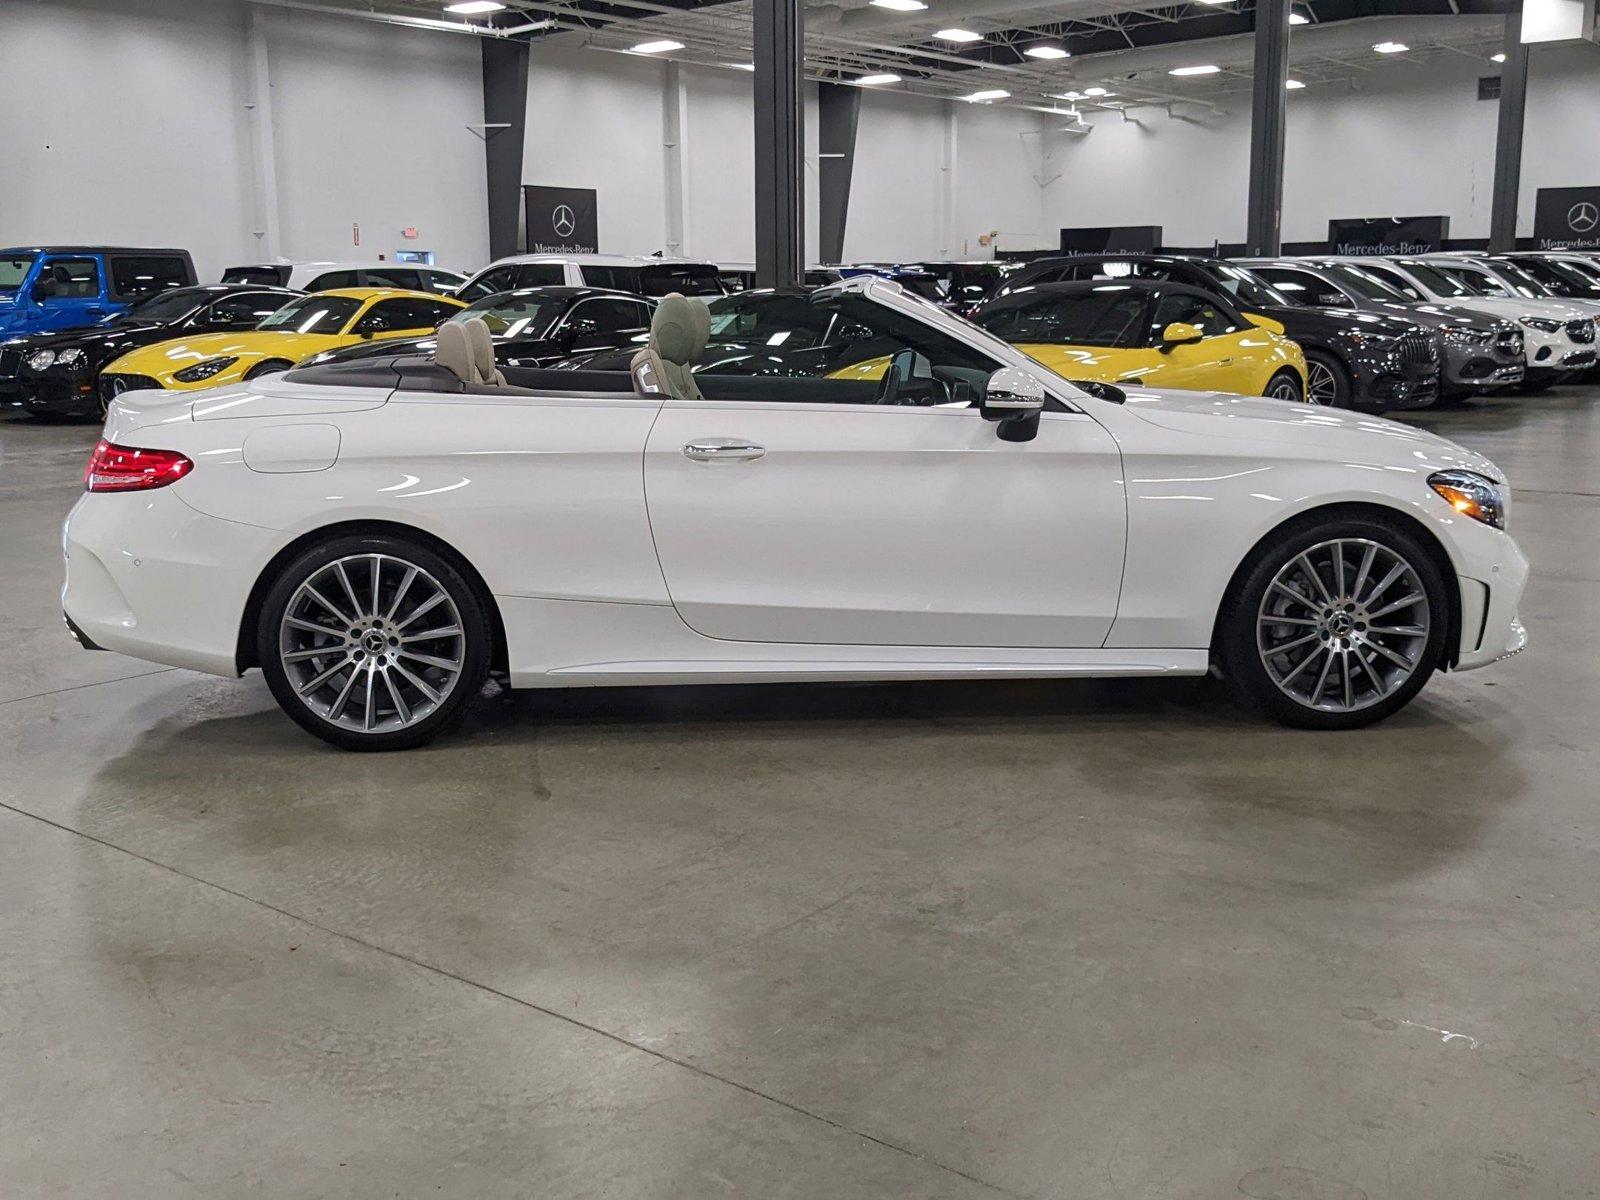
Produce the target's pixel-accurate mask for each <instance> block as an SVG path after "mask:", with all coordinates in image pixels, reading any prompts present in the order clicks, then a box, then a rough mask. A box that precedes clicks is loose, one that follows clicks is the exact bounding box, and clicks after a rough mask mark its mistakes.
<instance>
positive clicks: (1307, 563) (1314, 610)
mask: <svg viewBox="0 0 1600 1200" xmlns="http://www.w3.org/2000/svg"><path fill="white" fill-rule="evenodd" d="M1449 624H1450V622H1449V608H1448V605H1447V603H1446V600H1445V581H1444V577H1443V576H1442V574H1441V573H1440V571H1439V568H1438V567H1437V566H1436V565H1435V563H1434V561H1433V558H1432V557H1431V556H1430V555H1429V554H1428V552H1427V550H1426V549H1425V548H1424V547H1423V546H1422V545H1421V543H1420V542H1419V541H1418V540H1417V538H1416V537H1415V536H1414V535H1413V534H1411V533H1410V532H1408V531H1407V530H1406V529H1405V528H1403V527H1402V526H1401V525H1400V524H1399V523H1397V522H1395V523H1391V522H1389V521H1385V520H1382V519H1377V518H1374V519H1366V518H1354V519H1337V518H1336V519H1332V520H1321V521H1318V520H1314V519H1313V520H1310V521H1305V522H1300V523H1298V524H1297V525H1293V526H1290V527H1288V528H1286V529H1285V530H1283V531H1281V532H1280V533H1279V534H1277V535H1276V536H1274V537H1273V538H1271V539H1270V540H1269V541H1268V542H1267V543H1266V544H1265V545H1263V546H1262V547H1261V548H1260V549H1259V550H1258V551H1257V552H1256V553H1255V554H1254V555H1252V556H1251V559H1250V561H1249V562H1248V563H1247V564H1246V566H1245V568H1244V570H1243V573H1242V576H1241V577H1240V579H1239V580H1238V581H1237V582H1236V584H1235V586H1234V587H1233V588H1232V589H1231V590H1230V592H1229V595H1228V598H1227V600H1226V601H1225V602H1224V606H1223V611H1222V615H1221V620H1220V621H1219V625H1218V634H1219V640H1220V645H1219V646H1218V658H1219V663H1220V666H1221V667H1222V671H1223V675H1224V677H1225V678H1226V680H1227V682H1228V686H1229V689H1230V690H1231V691H1232V693H1233V695H1234V697H1235V698H1236V699H1237V700H1239V701H1240V702H1241V703H1242V704H1244V705H1245V706H1246V707H1249V708H1253V709H1256V710H1258V711H1262V712H1265V713H1267V714H1268V715H1270V716H1272V717H1275V718H1276V719H1278V720H1279V721H1282V722H1283V723H1285V724H1288V725H1295V726H1300V727H1302V728H1307V729H1355V728H1359V727H1361V726H1363V725H1370V724H1372V723H1373V722H1375V721H1380V720H1382V719H1383V718H1384V717H1387V716H1389V715H1390V714H1391V713H1393V712H1395V711H1397V710H1398V709H1400V708H1402V707H1404V706H1405V705H1406V704H1407V703H1409V702H1410V700H1411V698H1412V697H1413V696H1415V695H1416V694H1417V692H1418V691H1420V690H1421V689H1422V686H1423V684H1425V683H1427V681H1428V679H1429V677H1430V676H1431V675H1432V674H1433V672H1434V670H1435V668H1436V667H1437V666H1438V664H1439V662H1440V660H1441V658H1442V656H1443V650H1444V645H1445V639H1446V637H1447V636H1448V630H1449Z"/></svg>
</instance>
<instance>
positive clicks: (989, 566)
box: [644, 376, 1127, 648]
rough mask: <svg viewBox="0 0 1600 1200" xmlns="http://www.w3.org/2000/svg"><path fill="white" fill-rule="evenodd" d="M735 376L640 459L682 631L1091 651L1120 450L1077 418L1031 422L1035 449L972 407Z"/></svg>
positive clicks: (1115, 530)
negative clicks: (814, 392) (858, 397)
mask: <svg viewBox="0 0 1600 1200" xmlns="http://www.w3.org/2000/svg"><path fill="white" fill-rule="evenodd" d="M702 382H703V383H704V385H705V386H707V387H710V386H712V384H713V383H714V382H722V383H724V384H726V383H727V382H730V381H727V380H723V381H714V380H712V379H710V378H709V377H704V376H703V377H702ZM739 382H740V383H741V384H742V385H743V387H744V389H745V390H744V393H743V395H742V396H736V397H735V398H730V399H704V400H691V401H685V400H678V399H669V400H668V401H667V402H666V404H664V405H663V407H662V409H661V412H660V415H659V416H658V417H657V418H656V422H655V425H654V427H653V428H652V429H651V432H650V437H649V441H648V443H647V446H646V451H645V470H644V477H645V494H646V500H647V503H648V507H649V514H650V523H651V529H652V531H653V535H654V539H655V546H656V553H657V555H658V557H659V559H660V563H661V569H662V572H663V574H664V576H665V579H666V583H667V590H668V592H669V593H670V595H671V597H672V602H673V604H674V605H675V606H676V608H677V610H678V612H679V614H680V615H681V616H682V618H683V620H684V621H685V622H686V623H687V624H688V625H689V626H690V627H691V628H692V629H694V630H695V631H697V632H698V633H700V634H703V635H705V636H707V637H712V638H720V639H728V640H734V641H754V642H780V643H783V642H788V643H821V644H837V645H878V646H969V647H1002V646H1005V647H1029V646H1032V647H1059V648H1076V647H1098V646H1100V645H1101V644H1102V643H1103V642H1104V641H1105V638H1106V634H1107V632H1108V631H1109V629H1110V627H1111V622H1112V620H1113V619H1114V618H1115V616H1116V608H1117V596H1118V591H1119V588H1120V585H1121V579H1122V562H1123V551H1124V544H1125V538H1126V523H1127V518H1126V505H1125V500H1124V494H1123V484H1122V466H1121V457H1120V454H1119V452H1118V449H1117V446H1116V443H1115V442H1114V441H1113V439H1112V438H1111V436H1110V435H1109V434H1108V433H1107V432H1106V431H1105V430H1104V429H1103V428H1101V426H1100V425H1099V424H1098V423H1096V422H1095V421H1094V420H1093V419H1092V418H1091V417H1090V416H1088V415H1087V414H1086V413H1084V412H1079V411H1065V410H1063V411H1056V412H1047V413H1045V414H1044V415H1043V416H1042V417H1041V418H1040V421H1039V429H1038V436H1037V437H1036V438H1034V439H1033V440H1032V441H1026V442H1010V441H1002V440H1001V439H1000V438H999V437H998V436H996V426H995V425H994V424H993V423H991V422H989V421H986V420H984V419H983V417H982V415H981V414H980V413H979V412H978V411H977V410H976V409H974V408H972V407H899V406H885V405H879V404H874V403H870V402H869V403H830V402H816V403H813V402H808V401H806V400H803V399H798V400H797V399H780V398H772V399H763V398H761V397H762V396H763V394H764V393H766V394H768V395H773V396H776V395H777V392H775V391H773V389H778V390H780V391H781V390H783V389H791V392H790V394H793V392H792V389H793V388H794V387H795V386H796V385H797V384H801V383H803V384H812V383H820V382H825V381H820V380H799V381H797V380H794V379H772V378H754V379H744V380H740V381H739ZM826 382H832V381H826ZM833 386H839V385H838V384H837V383H834V384H833ZM843 386H845V387H853V388H857V389H860V388H862V387H863V386H864V385H862V384H859V383H856V384H846V385H843ZM871 391H872V389H871V388H870V387H867V393H868V397H869V398H870V395H871ZM722 394H724V395H726V394H728V393H727V392H726V391H724V392H723V393H722ZM801 394H802V395H803V394H804V393H801Z"/></svg>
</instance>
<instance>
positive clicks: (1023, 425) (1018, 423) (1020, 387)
mask: <svg viewBox="0 0 1600 1200" xmlns="http://www.w3.org/2000/svg"><path fill="white" fill-rule="evenodd" d="M1044 401H1045V390H1044V384H1042V383H1040V382H1039V381H1038V380H1037V379H1036V378H1034V376H1033V375H1031V374H1029V373H1028V372H1027V371H1024V370H1022V369H1021V368H1020V367H1001V368H1000V369H999V370H998V371H996V372H995V373H994V374H993V375H990V376H989V381H988V383H987V385H986V386H985V387H984V392H983V398H982V399H981V400H980V401H979V402H978V411H979V412H981V413H982V414H983V419H984V420H985V421H997V422H999V424H998V425H997V427H996V428H995V435H996V436H997V437H999V438H1000V440H1001V441H1004V442H1028V441H1032V440H1033V438H1034V437H1035V436H1036V435H1037V434H1038V432H1039V414H1040V413H1042V412H1044Z"/></svg>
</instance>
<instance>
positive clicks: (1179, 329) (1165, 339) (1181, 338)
mask: <svg viewBox="0 0 1600 1200" xmlns="http://www.w3.org/2000/svg"><path fill="white" fill-rule="evenodd" d="M1205 336H1206V335H1205V330H1203V329H1201V328H1200V326H1198V325H1191V324H1189V322H1187V321H1174V322H1173V323H1172V324H1171V325H1168V326H1167V327H1166V328H1165V329H1163V330H1162V331H1161V348H1162V349H1163V350H1171V349H1172V348H1173V347H1174V346H1192V345H1194V343H1196V342H1198V341H1200V340H1201V339H1202V338H1204V337H1205Z"/></svg>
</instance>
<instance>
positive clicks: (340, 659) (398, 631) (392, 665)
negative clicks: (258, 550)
mask: <svg viewBox="0 0 1600 1200" xmlns="http://www.w3.org/2000/svg"><path fill="white" fill-rule="evenodd" d="M492 641H493V634H492V627H491V625H490V621H489V618H488V615H487V614H486V612H485V611H484V607H483V602H482V601H481V600H480V598H479V596H478V594H477V591H476V590H475V589H474V588H473V586H472V585H471V584H470V583H469V582H468V581H467V580H466V578H464V577H463V575H462V574H461V572H460V571H459V570H457V568H456V567H455V565H454V564H453V563H451V562H450V561H449V560H447V559H446V558H444V557H443V556H442V555H440V554H438V553H436V552H434V551H433V550H432V549H430V548H429V547H427V546H424V545H422V544H420V543H418V542H414V541H411V540H410V539H407V538H400V537H391V536H387V535H377V534H372V535H367V534H356V535H349V536H344V537H335V538H332V539H330V540H328V541H326V542H323V543H322V544H320V545H318V546H314V547H312V548H311V549H309V550H307V551H306V552H305V553H303V554H301V555H299V556H298V557H297V558H295V559H294V561H293V562H291V563H289V564H288V565H287V566H286V567H284V568H283V570H282V571H280V572H279V574H278V577H277V579H276V580H275V581H274V582H273V584H272V587H271V590H270V591H269V592H268V593H267V597H266V601H265V603H263V605H262V608H261V619H260V623H259V625H258V626H257V631H256V652H257V661H258V662H259V663H260V664H261V670H262V673H263V674H265V675H266V678H267V684H268V686H269V687H271V689H272V694H273V696H274V697H275V698H276V699H277V701H278V703H279V705H281V706H282V708H283V710H284V711H285V712H286V713H288V714H289V716H290V717H292V718H293V719H294V720H295V721H297V722H298V723H299V724H300V725H301V726H302V727H303V728H305V729H307V730H309V731H310V732H311V733H313V734H315V735H316V736H317V737H319V738H322V739H323V740H324V741H327V742H331V743H333V744H334V745H335V746H341V747H343V748H345V749H347V750H402V749H406V748H408V747H411V746H417V745H421V744H422V743H423V742H426V741H429V740H431V739H432V738H434V737H437V736H438V735H439V734H440V733H442V732H444V731H445V730H446V729H448V728H449V727H450V726H451V725H452V724H453V723H455V722H456V721H457V720H459V719H460V718H461V716H462V715H463V713H464V712H465V710H466V707H467V705H468V704H470V703H471V701H472V699H473V697H475V696H476V695H477V694H478V692H479V690H480V689H481V688H482V686H483V682H484V679H485V677H486V676H487V674H488V668H489V656H490V650H491V645H492Z"/></svg>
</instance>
